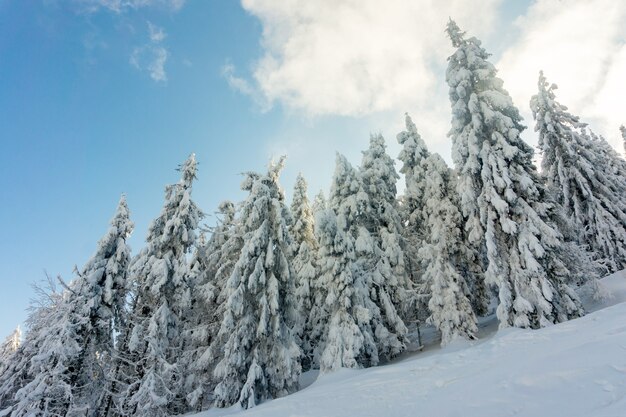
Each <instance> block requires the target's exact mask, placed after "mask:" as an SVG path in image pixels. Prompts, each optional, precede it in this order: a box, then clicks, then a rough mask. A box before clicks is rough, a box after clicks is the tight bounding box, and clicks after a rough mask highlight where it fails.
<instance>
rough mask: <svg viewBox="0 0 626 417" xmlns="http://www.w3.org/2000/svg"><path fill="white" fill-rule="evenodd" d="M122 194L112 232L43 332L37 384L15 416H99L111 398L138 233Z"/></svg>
mask: <svg viewBox="0 0 626 417" xmlns="http://www.w3.org/2000/svg"><path fill="white" fill-rule="evenodd" d="M132 227H133V225H132V223H131V222H130V220H129V218H128V207H127V206H126V201H125V198H124V197H123V196H122V199H121V200H120V203H119V205H118V209H117V212H116V214H115V216H114V218H113V220H112V222H111V227H110V229H109V231H108V232H107V234H106V235H105V236H104V237H103V238H102V239H101V240H100V242H99V243H98V249H97V250H96V253H95V254H94V255H93V257H92V258H91V259H90V260H89V261H88V262H87V263H86V265H85V267H84V268H83V269H82V270H81V271H80V272H78V277H77V278H76V279H75V280H74V281H73V282H72V283H71V285H70V286H67V288H66V291H65V293H64V294H63V296H62V297H61V299H60V301H59V302H58V303H57V304H56V305H55V311H53V312H51V313H50V322H51V323H49V326H48V327H47V328H46V329H44V330H43V331H42V333H40V334H38V337H40V338H41V339H40V344H39V350H38V352H37V353H36V354H35V356H34V357H33V358H32V360H31V366H32V370H31V374H32V375H33V380H32V381H31V382H30V383H29V384H28V385H26V386H25V387H24V388H22V389H21V390H20V391H19V392H18V393H17V395H16V398H17V399H18V402H17V404H16V405H15V411H14V412H13V414H14V415H16V416H19V415H23V414H28V413H31V412H33V410H42V409H45V410H48V411H46V412H47V413H49V414H50V415H55V413H58V414H60V415H68V416H73V415H81V416H95V415H97V414H98V407H99V405H100V404H101V402H102V400H103V399H104V397H106V395H105V393H106V389H105V388H106V386H107V382H108V378H109V377H110V372H111V369H110V367H109V364H110V363H111V358H112V356H113V355H114V337H115V332H116V328H115V326H114V323H120V322H121V321H122V309H123V303H124V301H125V297H126V273H127V268H128V262H129V258H130V250H129V249H128V247H127V246H126V238H127V237H128V236H129V235H130V232H131V231H132Z"/></svg>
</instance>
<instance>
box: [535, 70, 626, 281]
mask: <svg viewBox="0 0 626 417" xmlns="http://www.w3.org/2000/svg"><path fill="white" fill-rule="evenodd" d="M538 87H539V91H538V94H537V95H535V96H533V97H532V99H531V103H530V105H531V109H532V111H533V116H534V117H535V120H536V122H537V124H536V127H535V130H536V131H537V132H538V133H539V147H540V149H541V151H542V153H543V160H542V171H543V175H544V176H545V178H546V183H547V185H548V187H549V189H550V192H551V195H552V196H554V198H555V199H556V200H557V202H558V203H559V204H560V205H562V206H563V208H564V215H565V216H566V217H567V218H569V219H570V220H571V228H569V229H566V233H569V234H571V235H573V236H574V237H575V238H577V241H578V243H579V244H582V245H588V246H589V247H590V248H591V250H592V251H593V252H594V253H595V254H597V256H598V257H599V258H600V259H601V260H602V261H603V262H604V263H605V265H606V266H607V267H608V269H609V270H610V271H617V270H620V269H623V268H625V267H626V204H625V203H624V194H623V193H619V190H620V189H621V187H622V185H621V182H622V180H623V178H619V176H620V174H619V172H614V171H613V169H612V167H611V163H610V159H617V158H618V156H617V154H615V155H612V154H611V153H610V151H608V150H606V149H603V148H604V145H603V144H602V143H601V141H602V139H600V138H597V139H595V140H594V139H592V138H590V136H589V135H588V134H587V132H586V130H585V129H586V125H585V124H584V123H581V122H580V121H579V119H578V117H576V116H573V115H572V114H570V113H568V112H567V107H565V106H563V105H562V104H560V103H559V102H557V101H556V97H555V93H554V90H556V88H557V86H556V85H554V84H552V85H549V84H548V82H547V81H546V78H545V77H544V75H543V73H540V75H539V83H538ZM606 145H607V146H608V144H606ZM612 165H613V167H617V165H618V163H617V162H615V163H614V164H612ZM616 175H617V176H618V177H616Z"/></svg>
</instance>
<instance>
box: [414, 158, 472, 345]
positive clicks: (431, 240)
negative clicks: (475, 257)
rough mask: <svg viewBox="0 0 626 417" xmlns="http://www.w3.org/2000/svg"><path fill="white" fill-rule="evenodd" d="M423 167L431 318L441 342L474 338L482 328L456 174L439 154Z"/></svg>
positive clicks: (421, 253)
mask: <svg viewBox="0 0 626 417" xmlns="http://www.w3.org/2000/svg"><path fill="white" fill-rule="evenodd" d="M423 169H424V172H425V174H426V175H425V178H424V181H423V183H422V187H423V191H424V197H425V198H424V205H423V208H422V210H421V211H422V215H421V217H422V218H423V221H424V229H425V233H424V234H425V237H424V240H423V243H422V245H421V247H420V249H419V258H420V261H421V262H422V265H423V268H424V276H423V281H424V283H426V285H428V286H429V287H430V299H429V302H428V310H429V312H430V317H429V321H430V322H431V323H432V324H434V326H435V327H436V328H437V329H438V330H439V331H440V332H441V344H442V345H446V344H448V343H449V342H450V341H452V340H454V339H456V338H466V339H473V338H474V336H475V334H476V332H477V330H478V328H477V326H476V316H475V315H474V312H473V310H472V306H471V304H470V302H469V300H468V297H467V295H468V294H467V291H468V287H467V283H466V282H465V277H464V276H463V274H462V272H461V265H463V263H464V262H465V261H464V260H463V256H464V251H463V250H462V247H463V245H464V243H463V241H462V235H461V230H460V227H459V226H460V225H461V224H462V221H461V220H462V218H461V213H460V212H459V210H458V201H457V199H456V190H455V187H456V183H455V181H454V176H453V175H452V174H451V172H450V169H449V168H448V167H447V166H446V163H445V162H444V160H443V159H442V158H441V157H440V156H439V155H438V154H432V155H429V156H428V157H427V158H426V160H425V161H424V163H423Z"/></svg>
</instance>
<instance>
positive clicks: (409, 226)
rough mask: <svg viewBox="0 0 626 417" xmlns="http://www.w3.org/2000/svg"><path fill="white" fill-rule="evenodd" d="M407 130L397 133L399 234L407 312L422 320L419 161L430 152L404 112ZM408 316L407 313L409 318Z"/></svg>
mask: <svg viewBox="0 0 626 417" xmlns="http://www.w3.org/2000/svg"><path fill="white" fill-rule="evenodd" d="M405 126H406V130H405V131H402V132H400V133H399V134H398V135H397V136H396V138H397V140H398V143H399V144H400V145H402V150H401V151H400V154H399V155H398V159H399V160H400V161H402V167H401V168H400V173H401V174H403V175H404V181H405V190H404V195H403V196H402V197H401V206H400V216H401V219H402V226H403V227H402V229H401V233H402V236H403V238H404V242H405V245H404V264H405V265H406V271H407V274H408V277H409V284H410V285H411V287H412V288H407V290H409V294H411V295H410V297H411V298H410V299H409V302H408V304H409V311H413V312H414V314H413V315H412V316H413V317H414V318H417V319H419V320H422V319H423V318H424V317H423V314H422V313H425V312H426V308H425V306H426V305H425V303H424V301H426V297H425V294H426V293H427V290H426V289H425V288H423V286H422V285H421V276H422V271H421V269H420V265H419V262H418V257H417V251H418V250H419V246H420V242H421V241H422V240H423V239H424V230H423V228H424V221H423V219H422V208H423V206H424V201H423V200H424V190H423V188H424V171H423V168H422V163H423V161H424V159H426V158H427V157H428V155H429V152H428V149H427V148H426V144H425V143H424V141H423V140H422V137H421V136H420V134H419V133H418V132H417V127H416V126H415V123H413V120H411V117H410V116H409V115H408V114H405ZM410 316H411V315H408V317H410Z"/></svg>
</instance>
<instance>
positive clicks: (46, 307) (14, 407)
mask: <svg viewBox="0 0 626 417" xmlns="http://www.w3.org/2000/svg"><path fill="white" fill-rule="evenodd" d="M48 283H49V288H46V289H44V288H42V287H39V286H34V289H35V292H36V293H37V298H36V299H35V300H33V301H32V302H31V305H30V308H29V310H30V312H29V315H28V319H27V321H26V326H27V329H28V331H27V332H26V335H25V337H24V340H23V341H22V343H21V345H20V347H19V348H18V349H17V350H16V351H15V352H14V354H13V355H12V357H11V361H10V362H9V363H8V367H7V368H5V369H4V371H3V372H2V373H0V415H3V416H5V415H6V416H9V415H14V416H22V415H27V413H28V412H30V411H32V413H37V412H38V411H39V412H43V411H46V410H48V411H50V412H51V413H52V412H54V411H59V412H61V413H65V412H67V403H66V402H65V393H64V392H60V391H59V390H58V389H57V390H56V391H55V390H53V389H51V388H50V387H49V385H48V383H47V381H48V380H50V379H52V378H50V377H48V378H43V379H39V381H38V382H37V383H33V381H34V379H35V378H36V377H37V376H38V374H39V373H40V372H42V367H41V365H42V363H43V364H44V365H46V366H48V364H46V362H45V359H49V358H52V359H53V360H54V359H55V358H56V357H58V355H55V354H56V353H57V352H58V351H59V350H60V346H59V345H56V346H55V350H54V351H50V350H44V349H43V347H42V346H43V345H44V344H45V343H47V342H49V340H50V339H51V338H50V333H51V332H55V331H56V330H57V329H58V327H59V324H60V323H61V319H62V311H63V307H64V306H65V305H66V304H64V303H63V293H61V292H58V291H56V287H55V285H54V282H53V281H52V280H50V279H49V281H48ZM47 347H48V348H49V347H50V346H47ZM47 355H49V356H47ZM54 366H55V365H54V364H53V365H51V366H50V368H54ZM47 369H49V368H44V370H47ZM63 369H64V368H63V367H62V366H60V367H59V371H58V372H57V374H58V373H59V372H62V371H63ZM46 376H48V375H46ZM56 385H59V384H56ZM36 388H38V389H39V390H37V389H36ZM67 392H69V391H67ZM59 402H60V403H62V404H63V407H58V406H57V404H58V403H59ZM42 410H43V411H42Z"/></svg>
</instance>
